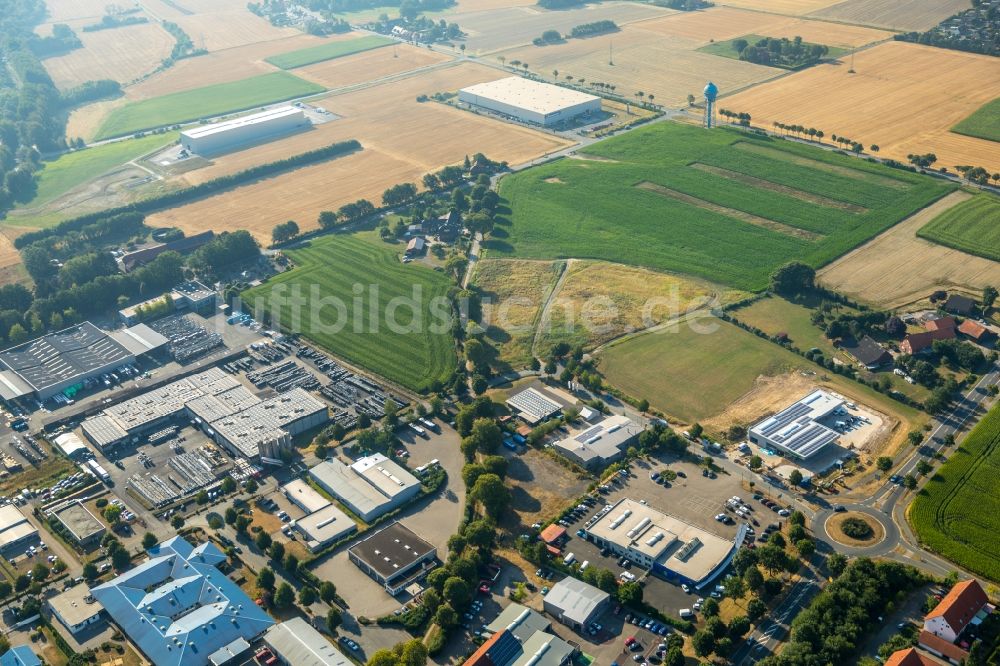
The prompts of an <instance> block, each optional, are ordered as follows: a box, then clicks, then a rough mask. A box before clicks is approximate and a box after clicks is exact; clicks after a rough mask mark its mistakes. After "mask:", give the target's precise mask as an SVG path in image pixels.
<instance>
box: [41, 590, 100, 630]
mask: <svg viewBox="0 0 1000 666" xmlns="http://www.w3.org/2000/svg"><path fill="white" fill-rule="evenodd" d="M48 605H49V610H50V611H52V615H53V617H55V618H57V619H58V620H59V621H60V622H62V623H63V626H64V627H66V628H67V629H69V630H70V633H72V634H74V635H76V634H78V633H80V632H81V631H83V630H84V629H86V628H87V627H89V626H90V625H92V624H96V623H97V622H99V621H100V620H101V617H102V615H103V613H104V606H102V605H101V604H100V603H98V601H97V599H95V598H94V597H92V596H91V594H90V589H89V588H88V587H87V586H86V585H74V586H73V587H71V588H69V589H68V590H66V591H65V592H62V593H60V594H57V595H56V596H54V597H49V600H48Z"/></svg>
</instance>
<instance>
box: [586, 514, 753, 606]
mask: <svg viewBox="0 0 1000 666" xmlns="http://www.w3.org/2000/svg"><path fill="white" fill-rule="evenodd" d="M586 532H587V537H588V538H589V539H590V540H591V541H593V542H594V543H595V544H597V545H598V546H599V547H600V548H608V549H609V550H611V551H612V552H613V553H615V555H616V556H618V557H627V558H628V559H629V560H630V561H632V562H634V563H635V564H637V565H639V566H641V567H642V568H644V569H646V570H648V571H651V572H652V573H654V574H656V575H658V576H660V577H662V578H665V579H666V580H669V581H672V582H676V583H685V584H687V585H693V586H695V587H704V586H705V585H707V584H708V583H709V582H711V581H712V580H713V579H714V578H715V577H716V576H718V575H719V574H720V573H721V572H722V570H723V569H725V568H726V567H727V566H728V565H729V562H730V560H732V558H733V556H734V555H735V554H736V550H737V546H738V544H740V543H742V541H743V535H744V533H745V532H746V525H745V524H743V525H741V526H740V527H739V528H738V530H737V536H736V538H735V539H734V540H732V541H727V540H726V539H723V538H722V537H720V536H718V535H717V534H712V533H711V532H709V531H707V530H704V529H702V528H700V527H696V526H694V525H691V524H690V523H687V522H684V521H683V520H681V519H680V518H677V517H675V516H671V515H668V514H666V513H663V512H662V511H658V510H656V509H654V508H653V507H651V506H649V505H647V504H642V503H640V502H636V501H634V500H631V499H623V500H621V501H619V502H618V503H617V504H615V505H614V506H613V507H612V508H611V510H610V511H608V512H607V513H606V514H604V515H603V516H601V517H600V518H599V519H598V520H597V522H595V523H594V524H593V525H591V526H590V527H589V528H586Z"/></svg>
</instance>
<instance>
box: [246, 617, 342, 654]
mask: <svg viewBox="0 0 1000 666" xmlns="http://www.w3.org/2000/svg"><path fill="white" fill-rule="evenodd" d="M264 643H266V644H267V646H268V647H269V648H271V650H272V651H273V652H274V655H275V656H276V657H278V659H280V660H281V661H282V663H284V664H288V666H353V664H354V662H352V661H351V660H350V659H348V658H347V657H345V656H344V654H343V653H342V652H341V651H340V650H338V649H337V648H336V647H334V646H333V644H332V643H330V641H328V640H327V639H326V637H325V636H324V635H323V634H321V633H319V632H318V631H316V630H315V629H314V628H313V627H312V625H310V624H309V623H308V622H306V621H305V620H303V619H302V618H301V617H293V618H292V619H290V620H286V621H284V622H281V623H279V624H276V625H274V626H273V627H271V628H270V629H268V630H267V633H266V634H264Z"/></svg>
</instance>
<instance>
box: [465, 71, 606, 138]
mask: <svg viewBox="0 0 1000 666" xmlns="http://www.w3.org/2000/svg"><path fill="white" fill-rule="evenodd" d="M458 99H459V101H460V102H464V103H466V104H468V105H469V106H471V107H479V108H483V109H487V110H488V111H493V112H494V113H499V114H501V115H504V116H508V117H510V118H513V119H514V120H518V121H520V122H523V123H531V124H534V125H542V126H545V127H549V126H552V125H557V124H559V123H562V122H566V121H570V120H573V119H574V118H576V117H578V116H581V115H593V116H595V117H596V114H598V113H600V111H601V98H600V97H595V96H594V95H588V94H586V93H582V92H578V91H576V90H572V89H571V88H563V87H562V86H555V85H552V84H551V83H541V82H540V81H532V80H531V79H525V78H522V77H520V76H509V77H507V78H505V79H499V80H497V81H490V82H488V83H478V84H476V85H473V86H469V87H467V88H462V89H461V90H459V91H458Z"/></svg>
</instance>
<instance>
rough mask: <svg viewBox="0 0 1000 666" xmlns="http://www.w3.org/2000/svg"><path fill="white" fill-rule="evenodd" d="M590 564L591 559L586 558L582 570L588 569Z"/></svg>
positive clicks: (581, 566)
mask: <svg viewBox="0 0 1000 666" xmlns="http://www.w3.org/2000/svg"><path fill="white" fill-rule="evenodd" d="M589 566H590V560H584V561H583V564H581V565H580V571H586V570H587V567H589Z"/></svg>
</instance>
